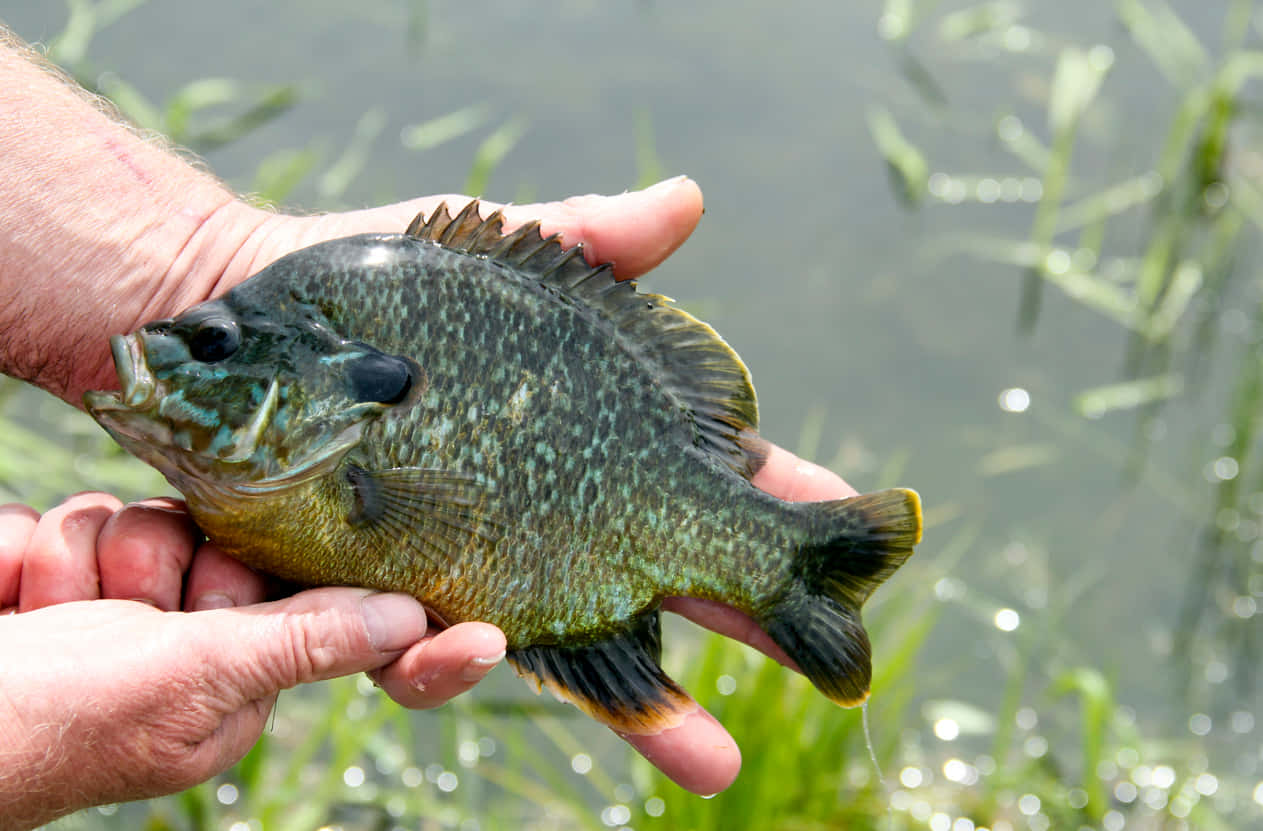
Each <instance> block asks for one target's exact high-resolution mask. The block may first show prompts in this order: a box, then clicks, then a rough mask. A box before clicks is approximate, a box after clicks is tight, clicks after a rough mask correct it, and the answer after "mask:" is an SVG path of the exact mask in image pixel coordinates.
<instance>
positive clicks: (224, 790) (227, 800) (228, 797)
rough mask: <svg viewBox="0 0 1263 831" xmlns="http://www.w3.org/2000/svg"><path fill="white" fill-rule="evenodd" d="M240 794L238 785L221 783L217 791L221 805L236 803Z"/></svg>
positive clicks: (217, 797) (216, 794)
mask: <svg viewBox="0 0 1263 831" xmlns="http://www.w3.org/2000/svg"><path fill="white" fill-rule="evenodd" d="M240 795H241V794H240V793H238V791H237V786H236V785H220V786H219V788H218V789H217V790H216V791H215V798H216V799H217V800H219V804H220V805H232V804H234V803H236V801H237V797H239V796H240Z"/></svg>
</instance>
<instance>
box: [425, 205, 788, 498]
mask: <svg viewBox="0 0 1263 831" xmlns="http://www.w3.org/2000/svg"><path fill="white" fill-rule="evenodd" d="M503 227H504V215H503V214H502V213H501V212H500V211H499V210H497V211H495V212H493V213H492V214H491V215H490V216H489V217H487V218H486V219H483V218H482V216H481V215H480V214H479V202H478V200H476V199H475V200H473V201H471V202H470V203H469V204H468V205H466V206H465V207H464V208H463V209H462V210H461V211H460V212H459V213H458V214H456V216H455V217H453V216H452V215H451V214H449V213H448V210H447V205H446V203H444V204H442V205H440V206H439V207H438V208H437V209H436V210H435V211H434V212H433V213H431V214H430V217H429V219H426V218H425V216H424V215H418V216H417V217H416V219H414V220H413V221H412V223H411V224H410V225H409V226H408V230H407V231H406V232H405V233H406V234H407V235H408V236H410V237H413V238H415V239H421V240H428V241H431V242H434V243H437V244H438V245H441V246H443V247H445V248H449V249H452V250H455V251H461V252H464V253H466V254H471V255H473V256H477V257H486V258H487V259H490V260H495V261H496V262H499V263H502V264H504V265H507V266H511V267H513V268H514V269H517V270H518V271H520V272H524V273H526V274H530V275H532V276H534V277H535V278H536V279H538V280H539V281H540V283H542V284H544V285H547V286H549V287H551V288H553V289H555V290H557V291H561V292H564V293H565V294H567V295H569V296H571V297H573V298H575V299H577V300H581V301H583V303H584V304H586V305H587V306H588V307H589V308H591V309H593V310H594V311H595V312H597V313H599V314H600V315H602V316H603V317H604V318H605V319H606V320H608V321H609V322H610V323H611V324H613V326H614V328H615V330H616V331H617V332H618V333H619V335H621V336H622V338H623V341H624V343H625V345H626V346H627V347H628V348H629V349H630V350H631V351H634V352H635V353H636V354H637V355H638V356H639V357H640V358H642V359H644V360H646V361H648V362H649V363H650V364H651V365H653V366H655V367H657V369H658V371H659V373H660V376H661V380H662V382H663V384H664V386H665V387H666V388H667V389H668V390H669V391H670V393H671V394H672V395H673V396H675V398H676V399H677V400H678V401H679V402H680V404H681V406H682V407H683V408H684V409H686V410H687V411H688V412H689V413H690V415H691V417H692V419H693V422H694V424H695V425H696V428H697V433H696V439H695V441H696V444H697V445H698V446H699V447H701V448H703V449H705V450H706V451H708V452H710V453H711V454H712V455H713V456H715V457H716V458H717V459H719V460H720V461H722V462H723V463H724V464H726V465H728V466H729V467H730V468H731V469H732V470H734V471H735V472H736V473H737V474H739V475H741V476H744V477H746V478H749V477H751V476H752V475H754V473H755V472H756V471H757V470H758V469H759V468H760V467H761V466H762V464H763V453H762V451H761V449H760V448H761V447H762V443H761V442H760V441H758V440H757V439H756V438H755V433H756V431H757V429H758V424H759V409H758V403H757V400H756V398H755V395H754V387H753V386H752V385H751V383H750V372H749V370H747V369H746V366H745V364H744V363H742V362H741V358H739V357H738V356H737V353H736V352H734V351H733V350H732V347H730V346H728V344H727V343H725V342H724V340H723V338H721V337H720V336H719V334H718V333H717V332H715V330H714V329H712V328H711V327H710V326H708V325H707V324H705V323H703V322H702V321H700V320H698V319H697V318H695V317H693V316H692V315H690V314H689V313H688V312H685V311H682V310H680V309H677V308H675V307H673V306H672V305H671V300H670V298H667V297H663V296H662V295H658V294H643V293H641V292H639V291H637V290H636V283H635V282H634V281H631V280H626V281H618V280H615V279H614V274H613V268H612V266H611V264H610V263H603V264H601V265H597V266H589V265H588V264H587V262H585V260H584V258H583V246H582V245H575V246H572V247H570V248H565V247H563V246H562V244H561V239H560V237H559V235H557V234H551V235H549V236H547V237H545V236H543V235H542V234H541V233H540V230H539V222H538V221H535V222H529V223H527V224H526V225H523V226H522V227H520V228H518V229H516V230H514V231H511V232H509V233H507V234H506V233H504V231H503Z"/></svg>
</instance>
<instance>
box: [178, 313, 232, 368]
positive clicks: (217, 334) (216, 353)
mask: <svg viewBox="0 0 1263 831" xmlns="http://www.w3.org/2000/svg"><path fill="white" fill-rule="evenodd" d="M239 346H241V331H240V330H239V329H238V328H237V324H236V323H234V322H233V321H231V320H228V319H226V318H222V317H218V318H217V317H213V318H209V319H207V320H204V321H202V322H201V323H200V324H198V327H197V329H196V330H195V331H194V332H193V334H192V335H191V336H189V354H190V355H192V356H193V360H195V361H201V362H202V363H204V364H213V363H215V362H216V361H222V360H223V359H224V358H227V357H228V356H229V355H231V354H232V353H234V352H236V351H237V347H239Z"/></svg>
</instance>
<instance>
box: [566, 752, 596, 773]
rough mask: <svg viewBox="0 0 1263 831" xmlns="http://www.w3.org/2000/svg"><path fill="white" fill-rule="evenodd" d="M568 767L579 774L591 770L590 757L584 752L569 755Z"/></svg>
mask: <svg viewBox="0 0 1263 831" xmlns="http://www.w3.org/2000/svg"><path fill="white" fill-rule="evenodd" d="M570 769H571V770H573V771H574V772H575V773H577V774H579V775H580V776H584V775H586V774H587V773H588V772H589V771H591V770H592V757H591V756H589V755H588V754H586V753H576V754H575V755H573V756H571V757H570Z"/></svg>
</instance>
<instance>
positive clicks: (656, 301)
mask: <svg viewBox="0 0 1263 831" xmlns="http://www.w3.org/2000/svg"><path fill="white" fill-rule="evenodd" d="M418 219H419V221H418V222H417V223H414V226H413V227H412V228H410V229H409V233H406V234H403V235H381V234H378V235H361V236H357V237H350V238H346V239H342V240H335V241H332V242H328V243H322V244H319V245H316V246H313V247H311V248H308V249H304V250H303V251H300V252H296V253H295V254H292V255H289V256H287V257H285V258H283V259H281V260H279V261H278V262H277V263H275V264H273V265H272V266H269V267H268V268H267V269H265V270H264V271H263V272H261V273H260V274H258V275H256V276H255V277H253V278H251V279H250V280H248V281H246V282H244V283H242V284H241V285H239V286H237V287H235V288H234V289H232V290H231V291H230V292H228V293H227V294H226V295H225V296H224V297H222V298H220V299H217V300H213V301H209V302H208V303H204V304H201V305H199V306H196V307H194V308H193V309H190V310H189V311H187V312H185V313H184V314H183V315H181V316H179V317H178V318H176V319H174V320H164V321H156V322H155V323H152V324H149V325H148V326H146V327H144V328H143V329H142V330H141V331H140V332H139V333H137V334H136V335H135V336H133V337H131V338H130V339H129V338H121V337H116V338H115V339H114V340H113V341H112V348H113V350H114V354H115V359H116V364H117V365H118V366H119V372H120V380H121V382H122V384H123V387H124V389H123V392H122V395H121V398H120V397H119V396H114V395H111V394H102V393H90V394H89V396H88V398H87V403H88V406H89V409H90V410H91V411H92V413H93V415H94V416H95V417H97V419H98V420H99V421H100V422H101V423H102V424H103V425H104V426H105V427H106V429H108V430H109V431H110V432H111V433H112V434H113V435H114V436H115V437H116V438H118V440H119V441H120V443H122V444H123V445H124V446H125V447H127V448H128V449H129V450H130V451H131V452H133V453H135V454H136V455H138V456H140V457H141V458H142V459H145V460H146V461H148V462H150V463H151V464H153V465H155V466H156V467H158V468H159V469H160V470H161V471H162V472H163V473H164V474H165V475H166V476H167V478H168V479H169V480H170V481H171V482H172V483H173V484H174V485H175V487H177V488H178V489H179V490H181V491H182V492H183V493H184V494H185V495H186V497H187V499H188V502H189V506H190V510H191V511H192V513H193V515H194V517H195V519H196V520H197V522H198V524H199V526H200V527H201V528H202V529H203V530H204V531H205V532H206V533H207V535H208V536H209V537H210V538H211V539H213V540H215V541H216V542H217V543H218V544H219V545H220V546H222V547H223V548H225V550H227V551H229V552H230V553H232V554H233V555H234V556H237V557H239V558H240V559H242V560H243V561H245V562H247V563H249V564H251V565H253V566H255V567H258V568H260V569H263V570H265V571H269V572H272V573H275V574H278V575H281V576H284V577H287V578H289V579H293V580H297V581H300V582H303V583H308V584H350V585H362V586H367V587H371V588H377V589H382V590H392V591H406V592H409V593H411V594H413V595H415V596H417V597H418V598H420V599H422V600H423V601H424V602H425V603H426V604H427V605H428V606H430V607H431V608H433V609H434V610H435V611H436V612H437V613H438V614H439V615H440V616H441V617H442V618H443V619H444V620H446V621H448V622H456V621H461V620H471V619H478V620H486V621H489V622H492V623H495V624H496V625H498V626H500V628H501V629H503V630H504V632H505V635H506V638H507V639H508V642H509V649H510V658H511V660H513V661H514V663H515V665H516V666H517V667H518V669H519V670H520V671H522V672H523V673H524V674H526V675H528V676H533V677H534V678H535V679H536V680H538V681H539V682H540V683H542V684H544V685H547V686H549V687H550V688H551V689H553V690H554V691H555V692H557V693H559V694H560V695H562V696H563V697H566V698H568V699H570V700H573V701H575V703H577V704H579V706H581V707H582V708H583V709H585V710H586V711H587V712H589V713H591V714H592V715H594V716H595V717H597V718H599V719H601V720H603V721H605V722H607V723H609V724H611V725H612V726H615V727H616V728H617V729H620V730H624V731H627V732H656V731H658V730H661V729H664V728H665V727H667V726H670V725H671V724H673V723H676V722H678V720H679V719H680V718H681V717H682V715H683V713H684V711H685V710H686V708H687V706H688V704H687V698H686V697H685V695H684V693H683V691H682V690H680V689H679V688H678V687H677V686H675V684H674V682H672V681H671V679H669V678H668V677H667V676H665V674H663V673H662V671H661V669H660V668H659V667H658V665H657V661H658V651H659V637H658V613H657V608H658V605H659V603H660V601H661V599H662V598H663V597H665V596H669V595H685V596H693V597H701V598H706V599H712V600H718V601H722V602H725V603H729V604H731V605H733V606H735V607H737V608H739V609H741V610H743V611H745V612H747V613H748V614H750V615H751V616H752V617H754V618H755V620H757V621H759V622H760V623H761V624H763V625H764V627H765V628H766V629H768V631H769V633H770V634H772V635H773V638H774V639H775V640H777V641H778V643H781V645H782V646H784V647H785V648H786V649H787V651H788V652H789V653H790V654H791V656H792V657H794V658H795V659H796V660H797V661H798V662H799V664H800V666H802V668H803V669H804V671H805V672H807V674H808V675H809V677H811V678H812V680H813V681H814V682H815V683H816V684H817V686H819V687H820V688H821V689H822V691H824V692H825V693H826V694H827V695H829V696H830V697H832V698H834V699H835V700H838V701H839V702H840V703H847V704H850V703H856V702H858V701H859V700H862V698H863V697H864V696H865V695H866V694H867V689H868V680H869V675H870V672H871V669H870V664H869V655H868V651H869V647H868V641H867V636H866V635H865V634H864V632H863V628H862V626H861V625H860V622H859V606H860V605H862V603H863V601H864V600H865V599H866V598H867V596H868V594H869V593H871V591H872V589H873V588H874V587H875V586H876V585H877V584H878V583H880V582H881V581H882V580H884V579H885V578H886V577H887V576H888V575H889V574H890V573H892V572H893V571H894V570H895V569H896V568H897V567H898V566H899V565H900V564H901V563H902V562H903V560H904V559H906V557H907V556H909V555H910V554H911V552H912V546H913V545H914V544H915V542H916V541H917V540H919V537H920V513H919V503H918V501H917V498H916V496H915V494H913V493H912V492H910V491H883V492H880V493H878V494H871V495H868V496H864V497H859V498H857V499H856V500H843V501H839V502H832V503H823V504H815V503H786V502H783V501H781V500H778V499H776V498H774V497H771V496H769V495H767V494H765V493H763V492H762V491H760V490H758V489H757V488H754V487H753V486H752V485H751V484H750V482H749V478H750V476H751V475H752V474H753V473H754V472H755V471H756V470H757V469H758V467H759V466H760V465H761V464H762V460H763V452H764V449H763V448H764V447H765V445H764V444H763V442H762V440H761V439H759V438H758V436H757V433H756V432H755V429H756V426H757V408H756V404H755V398H754V392H753V388H752V387H751V386H750V383H749V378H748V373H747V372H746V370H745V367H744V365H742V364H741V362H740V360H739V359H738V358H737V357H736V355H735V353H733V352H732V351H731V349H729V348H728V346H727V345H726V344H725V343H724V342H723V341H722V339H720V338H719V336H718V335H716V334H715V333H714V331H713V330H711V329H710V328H709V327H707V326H705V324H701V323H699V322H698V321H696V320H694V319H692V318H691V317H689V316H688V315H686V314H684V313H682V312H679V311H678V310H675V309H673V308H672V307H670V305H669V302H668V301H667V300H666V299H665V298H662V297H659V296H657V295H651V294H642V293H639V292H637V291H636V289H635V286H634V285H633V284H631V283H616V282H614V281H613V280H612V278H611V277H610V276H609V274H608V269H600V268H598V269H590V268H588V267H587V266H586V265H585V264H583V261H582V258H581V253H579V252H578V250H577V249H570V250H565V249H563V248H562V247H561V246H560V245H559V244H558V243H557V242H556V241H555V240H542V239H541V238H540V237H539V235H538V232H537V230H536V229H535V228H532V227H528V228H526V229H523V230H519V231H518V232H515V233H514V234H510V235H503V234H502V233H501V232H500V230H499V228H500V225H499V220H498V218H496V217H492V218H491V219H489V220H487V221H483V220H481V218H480V217H478V215H477V206H476V205H472V206H471V207H470V208H467V210H466V211H464V212H462V213H461V214H460V215H458V216H457V217H456V218H455V219H452V218H451V217H450V216H448V215H447V213H446V211H445V210H444V211H442V212H441V214H440V213H436V215H435V216H432V217H431V219H430V220H429V221H428V222H424V221H421V219H422V218H418ZM225 344H227V345H228V346H229V347H231V351H229V353H228V354H227V355H222V356H221V355H219V354H218V352H216V350H217V349H218V350H221V351H222V350H223V349H224V348H225ZM208 357H209V358H213V360H205V359H206V358H208ZM199 358H202V360H199Z"/></svg>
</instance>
